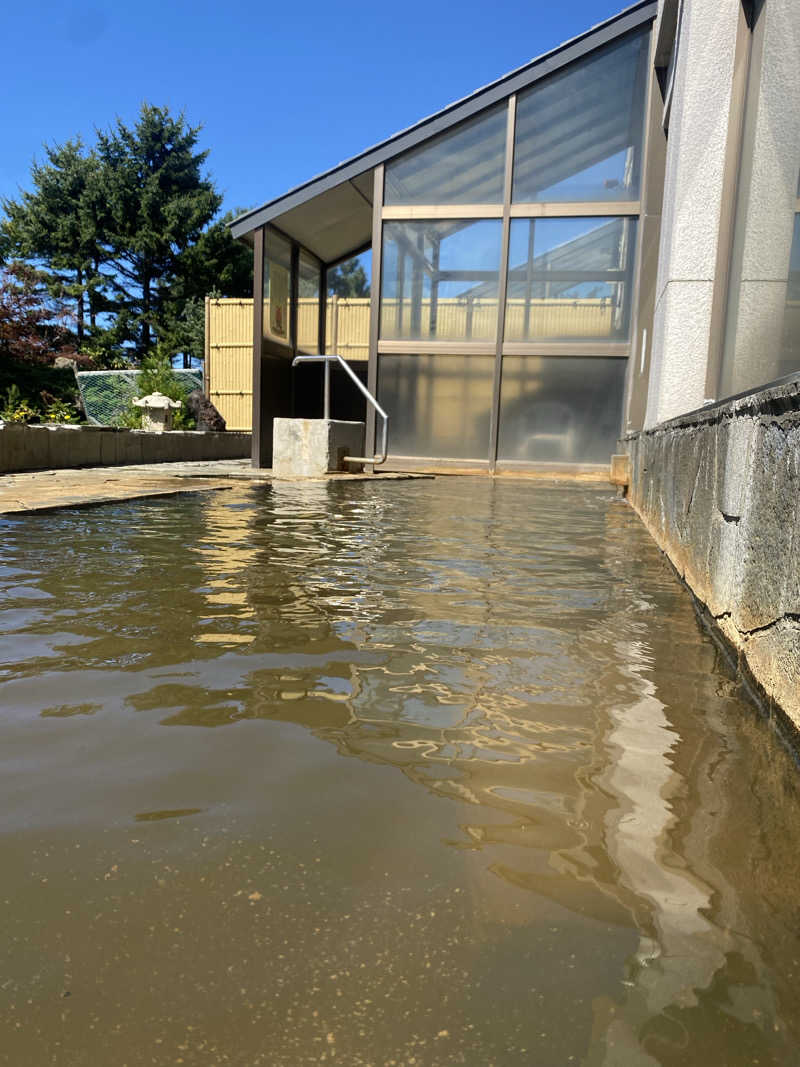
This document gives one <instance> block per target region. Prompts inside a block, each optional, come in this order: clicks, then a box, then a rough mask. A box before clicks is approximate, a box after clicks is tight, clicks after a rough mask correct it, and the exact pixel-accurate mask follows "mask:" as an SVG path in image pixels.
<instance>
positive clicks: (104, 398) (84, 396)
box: [75, 370, 203, 426]
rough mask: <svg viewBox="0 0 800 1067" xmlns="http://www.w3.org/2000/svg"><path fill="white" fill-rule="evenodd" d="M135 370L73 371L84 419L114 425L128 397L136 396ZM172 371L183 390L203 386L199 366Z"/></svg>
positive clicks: (136, 381)
mask: <svg viewBox="0 0 800 1067" xmlns="http://www.w3.org/2000/svg"><path fill="white" fill-rule="evenodd" d="M140 373H141V372H140V371H138V370H82V371H77V372H76V374H75V377H76V378H77V379H78V389H79V390H80V394H81V400H82V401H83V407H84V410H85V411H86V419H87V421H88V422H90V423H91V424H92V425H93V426H117V425H119V423H120V421H121V419H122V416H123V414H124V413H125V411H126V410H127V409H128V407H129V406H130V403H131V401H132V400H134V399H135V397H137V396H139V390H138V381H139V375H140ZM173 374H174V375H175V377H176V378H177V379H178V381H179V382H180V383H181V385H182V386H183V387H184V389H185V390H186V392H187V393H191V391H192V390H193V389H202V388H203V372H202V370H175V371H173Z"/></svg>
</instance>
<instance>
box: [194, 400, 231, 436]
mask: <svg viewBox="0 0 800 1067" xmlns="http://www.w3.org/2000/svg"><path fill="white" fill-rule="evenodd" d="M186 410H187V411H188V412H189V413H190V414H191V415H194V418H195V420H196V422H197V429H198V430H212V431H215V432H217V433H219V432H221V431H222V430H224V429H225V420H224V419H223V417H222V416H221V415H220V413H219V412H218V411H217V409H216V408H215V407H214V405H213V404H212V403H211V401H210V400H209V399H208V397H207V396H206V395H205V393H204V392H203V391H202V389H193V390H192V392H191V393H189V395H188V396H187V397H186Z"/></svg>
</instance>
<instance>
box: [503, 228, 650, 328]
mask: <svg viewBox="0 0 800 1067" xmlns="http://www.w3.org/2000/svg"><path fill="white" fill-rule="evenodd" d="M635 240H636V220H635V219H631V218H564V219H512V220H511V235H510V242H509V255H508V266H509V271H508V298H507V302H506V321H505V340H506V341H531V340H538V341H542V340H554V341H558V340H585V341H620V340H626V339H627V337H628V328H629V322H630V295H631V266H632V264H633V253H634V245H635Z"/></svg>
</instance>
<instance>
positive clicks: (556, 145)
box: [512, 32, 649, 203]
mask: <svg viewBox="0 0 800 1067" xmlns="http://www.w3.org/2000/svg"><path fill="white" fill-rule="evenodd" d="M648 45H649V33H647V32H638V33H634V34H632V35H630V36H628V37H625V38H623V39H622V40H620V41H616V42H615V43H614V44H611V45H608V46H607V47H606V48H603V49H600V50H598V51H597V52H595V53H593V54H592V55H589V56H586V57H584V58H583V59H582V60H581V61H580V62H579V63H575V64H571V65H570V66H569V67H567V68H566V69H565V70H563V71H559V72H558V73H556V74H553V75H552V76H551V77H549V78H546V79H545V80H544V81H542V82H540V83H537V84H536V85H534V86H533V87H532V88H530V89H528V90H526V91H525V92H522V93H520V94H519V96H518V97H517V121H516V132H515V137H514V180H513V188H512V200H514V201H515V202H517V203H533V202H537V201H587V200H588V201H592V200H594V201H603V200H636V199H638V196H639V184H640V171H641V154H642V130H643V125H644V102H645V95H646V93H645V85H646V75H647V55H648Z"/></svg>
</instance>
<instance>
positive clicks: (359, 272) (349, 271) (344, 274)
mask: <svg viewBox="0 0 800 1067" xmlns="http://www.w3.org/2000/svg"><path fill="white" fill-rule="evenodd" d="M328 292H329V293H330V294H331V295H332V296H333V295H336V296H355V297H358V296H362V297H364V296H369V295H370V288H369V282H368V281H367V274H366V271H365V270H364V267H363V266H362V264H361V261H360V260H359V259H358V257H357V256H356V257H354V258H353V259H346V260H345V261H344V262H343V263H340V264H339V265H338V266H336V267H334V268H333V270H329V271H328Z"/></svg>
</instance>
